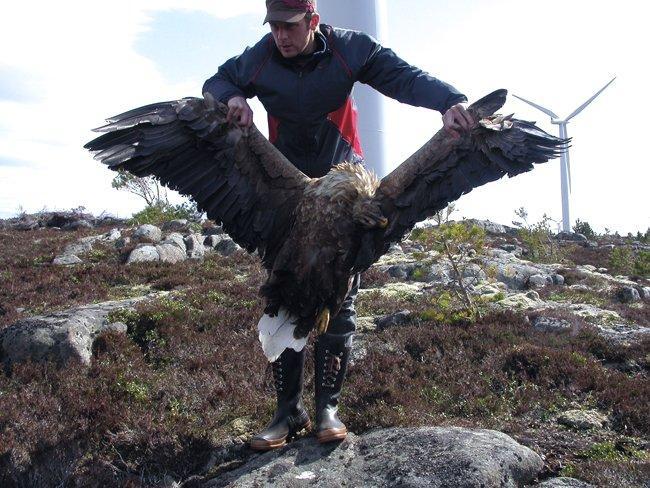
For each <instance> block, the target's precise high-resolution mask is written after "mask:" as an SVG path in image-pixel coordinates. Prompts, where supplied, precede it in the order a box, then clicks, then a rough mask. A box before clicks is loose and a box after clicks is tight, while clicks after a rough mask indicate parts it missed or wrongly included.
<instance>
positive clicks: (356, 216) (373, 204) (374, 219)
mask: <svg viewBox="0 0 650 488" xmlns="http://www.w3.org/2000/svg"><path fill="white" fill-rule="evenodd" d="M352 219H353V220H354V222H355V223H357V224H359V225H361V226H362V227H364V228H366V229H375V228H377V227H379V228H382V229H384V228H386V226H387V225H388V219H387V218H386V217H385V216H384V214H383V213H381V209H380V208H379V204H378V203H377V201H376V200H373V199H372V198H368V197H365V198H360V199H358V200H357V201H356V202H355V203H354V207H352Z"/></svg>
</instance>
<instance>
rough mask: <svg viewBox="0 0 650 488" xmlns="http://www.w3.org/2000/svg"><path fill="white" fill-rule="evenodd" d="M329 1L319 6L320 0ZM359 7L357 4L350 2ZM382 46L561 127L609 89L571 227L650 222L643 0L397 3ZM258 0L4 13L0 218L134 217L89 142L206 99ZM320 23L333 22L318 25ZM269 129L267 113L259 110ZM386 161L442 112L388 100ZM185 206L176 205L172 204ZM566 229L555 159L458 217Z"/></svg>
mask: <svg viewBox="0 0 650 488" xmlns="http://www.w3.org/2000/svg"><path fill="white" fill-rule="evenodd" d="M325 1H327V0H321V3H322V2H325ZM351 1H354V0H351ZM387 13H388V25H387V30H386V32H385V33H383V34H382V38H380V39H379V41H380V42H382V44H384V45H385V46H387V47H391V48H392V49H393V50H394V51H395V52H396V53H397V54H398V55H399V56H401V57H402V58H404V59H405V60H407V61H408V62H410V63H412V64H414V65H416V66H418V67H420V68H422V69H424V70H426V71H428V72H430V73H431V74H432V75H434V76H436V77H438V78H440V79H442V80H444V81H447V82H449V83H451V84H452V85H454V86H455V87H456V88H458V89H459V90H460V91H462V92H463V93H465V94H466V95H467V96H468V98H469V99H470V101H472V100H476V99H478V98H480V97H482V96H483V95H485V94H487V93H489V92H491V91H493V90H494V89H497V88H507V89H508V90H509V92H510V93H514V94H517V95H519V96H522V97H524V98H527V99H529V100H533V101H535V102H537V103H539V104H541V105H543V106H545V107H547V108H550V109H551V110H553V111H554V112H556V113H558V114H559V115H560V116H566V115H568V114H569V113H571V112H572V111H573V110H574V109H575V108H577V107H578V106H579V105H581V104H582V103H583V102H584V101H585V100H586V99H588V98H589V97H590V96H591V95H592V94H593V93H595V92H596V91H597V90H598V89H599V88H600V87H602V86H603V85H604V84H605V83H607V82H608V81H609V80H610V79H611V78H612V77H614V76H616V77H617V79H616V81H615V82H614V83H613V84H612V85H611V86H610V87H609V88H608V89H607V90H606V91H605V92H603V94H602V95H601V96H600V97H599V98H598V99H597V100H596V101H595V102H594V103H593V104H592V105H590V106H589V107H587V108H586V109H585V110H584V112H582V113H581V114H580V115H578V116H577V117H576V118H575V119H573V121H572V122H571V123H570V124H569V127H568V131H569V135H570V136H571V137H573V143H572V148H571V152H570V155H571V166H572V176H573V194H572V219H573V220H575V219H576V218H579V219H581V220H583V221H588V222H589V223H590V224H591V225H592V227H594V228H595V229H597V230H599V231H603V230H604V229H605V228H607V229H609V230H611V231H618V232H621V233H627V232H636V231H637V230H642V231H645V230H646V228H648V226H649V225H650V210H649V209H650V205H649V202H650V199H649V198H648V190H649V184H650V170H649V169H648V165H649V163H650V160H649V159H650V156H649V155H648V154H649V153H648V150H647V138H648V135H647V128H646V127H645V125H646V120H645V118H646V116H647V107H648V102H647V101H646V96H647V87H648V86H650V74H649V73H648V69H647V61H644V59H645V57H646V55H647V53H646V52H645V51H646V50H647V46H649V45H650V32H649V31H648V29H647V27H646V25H645V22H646V19H647V18H650V16H649V15H648V14H649V13H650V4H647V2H643V1H636V0H619V1H618V2H611V1H607V2H604V1H598V0H591V1H588V0H545V1H543V2H542V1H521V0H454V1H453V2H443V1H438V0H388V1H387ZM263 15H264V2H263V1H262V0H238V1H237V2H232V1H225V0H155V1H154V0H130V1H124V0H114V1H113V2H98V1H89V0H86V1H83V2H81V1H80V2H77V1H67V0H61V1H58V2H45V1H34V0H24V1H22V2H9V3H7V5H5V6H3V7H2V16H1V17H0V218H6V217H10V216H13V215H15V214H16V213H17V212H18V211H19V210H25V211H28V212H33V211H38V210H42V209H48V210H55V209H70V208H76V207H79V206H83V207H85V208H86V209H87V210H88V211H90V212H92V213H95V214H100V213H102V212H106V213H110V214H113V215H118V216H121V217H128V216H130V215H131V214H132V213H133V212H136V211H138V210H140V209H142V207H143V203H144V202H143V201H142V200H141V199H139V198H138V197H136V196H134V195H130V194H128V193H126V192H123V191H117V190H115V189H113V188H112V187H111V180H112V178H113V176H114V174H113V173H112V172H111V171H109V170H108V169H106V168H105V167H103V165H101V164H100V163H98V162H96V161H94V160H93V159H92V156H91V155H90V154H89V153H87V152H86V151H85V150H84V149H83V148H82V146H83V145H84V144H85V143H86V142H87V141H89V140H90V139H92V138H93V137H94V133H92V132H91V129H92V128H93V127H97V126H100V125H102V124H103V120H104V119H105V118H106V117H108V116H111V115H114V114H117V113H120V112H123V111H126V110H128V109H131V108H134V107H137V106H141V105H145V104H148V103H153V102H157V101H162V100H174V99H179V98H182V97H186V96H200V91H201V87H202V85H203V82H204V81H205V79H207V78H209V77H210V76H212V75H213V74H214V73H215V72H216V70H217V68H218V66H219V65H220V64H221V63H223V62H224V61H225V60H226V59H228V58H230V57H232V56H234V55H236V54H239V53H240V52H241V51H243V49H244V47H246V46H247V45H252V44H254V43H255V42H256V41H257V40H258V39H259V38H260V37H261V36H262V35H264V34H265V33H266V31H267V27H264V26H262V24H261V22H262V19H263ZM323 21H324V22H327V19H326V18H325V19H323ZM251 105H252V108H253V110H254V113H255V121H256V123H257V125H258V126H259V127H260V130H262V132H264V133H266V123H265V121H266V117H265V113H264V109H263V107H262V106H261V104H259V102H257V101H256V100H253V101H252V103H251ZM512 112H514V113H515V115H516V116H517V117H519V118H522V119H526V120H534V121H537V122H538V125H539V126H540V127H542V128H543V129H544V130H547V131H548V132H550V133H553V134H557V126H554V125H551V124H550V122H549V121H548V118H547V116H546V115H544V114H542V113H540V112H538V111H536V110H535V109H533V108H532V107H529V106H528V105H526V104H524V103H523V102H520V101H519V100H517V99H515V98H513V97H509V99H508V102H507V103H506V106H505V107H504V109H503V113H512ZM386 114H387V119H386V126H385V131H386V137H387V149H386V151H387V159H388V161H390V162H391V165H392V166H397V165H398V164H400V163H401V162H402V161H404V160H405V159H406V158H407V157H408V156H410V155H411V154H412V153H413V152H415V151H416V150H417V149H418V148H419V147H420V146H421V145H422V144H423V143H424V142H426V141H427V140H428V139H429V138H430V137H431V136H432V135H433V134H434V133H435V132H436V131H437V130H438V129H439V128H440V127H441V125H442V123H441V116H440V114H439V113H437V112H434V111H429V110H426V109H422V108H415V107H410V106H407V105H403V104H400V103H398V102H395V101H393V100H388V101H387V109H386ZM172 201H177V202H180V201H182V198H181V197H180V196H174V195H172ZM519 207H525V208H526V209H527V210H528V212H529V215H530V218H529V220H530V221H531V222H534V221H537V220H538V219H540V218H541V216H542V215H543V214H547V215H549V216H550V217H552V218H554V219H556V220H560V219H561V204H560V169H559V160H556V161H552V162H550V163H547V164H545V165H539V166H537V167H536V168H535V170H533V171H532V172H530V173H527V174H524V175H520V176H517V177H516V178H512V179H507V178H505V179H503V180H500V181H498V182H495V183H491V184H488V185H486V186H484V187H482V188H479V189H476V190H474V191H472V192H471V193H469V194H468V195H465V196H463V197H462V198H461V199H460V200H459V201H458V202H457V208H458V209H459V211H458V214H457V215H458V216H459V217H460V216H462V217H468V218H471V217H473V218H480V219H490V220H493V221H496V222H500V223H504V224H509V223H510V222H511V221H512V220H513V219H515V215H514V210H515V209H517V208H519Z"/></svg>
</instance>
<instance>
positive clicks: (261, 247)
mask: <svg viewBox="0 0 650 488" xmlns="http://www.w3.org/2000/svg"><path fill="white" fill-rule="evenodd" d="M226 113H227V108H226V107H225V106H224V105H222V104H218V103H215V102H214V100H211V99H209V97H208V98H206V99H201V98H184V99H182V100H177V101H171V102H162V103H154V104H150V105H146V106H143V107H139V108H136V109H133V110H129V111H128V112H124V113H122V114H120V115H116V116H114V117H110V118H109V119H107V121H106V122H107V124H106V125H104V126H102V127H100V128H98V129H95V131H96V132H101V133H102V135H101V136H99V137H97V138H96V139H94V140H92V141H91V142H89V143H88V144H86V146H85V147H86V149H89V150H91V151H92V152H93V153H94V157H95V159H97V160H99V161H101V162H102V163H104V164H106V165H107V166H108V167H109V168H110V169H112V170H115V171H117V170H126V171H129V172H131V173H132V174H134V175H136V176H139V177H144V176H154V177H156V178H157V179H159V180H160V181H161V182H162V183H163V184H164V185H166V186H168V187H169V188H172V189H174V190H177V191H179V192H180V193H182V194H184V195H187V196H190V197H192V198H193V199H194V201H195V202H196V203H197V207H198V208H199V209H200V210H203V211H206V212H207V214H208V217H209V218H211V219H213V220H215V221H216V222H218V223H222V224H223V226H224V229H225V230H226V232H228V233H229V234H230V235H231V237H232V238H233V239H234V240H235V242H237V243H238V244H239V245H240V246H242V247H244V248H246V249H247V250H249V251H251V252H252V251H254V250H255V249H258V251H259V252H260V256H261V257H262V260H263V262H264V265H265V266H266V267H267V268H270V267H271V266H272V263H273V261H274V260H275V253H277V251H278V250H279V248H280V246H281V244H282V242H283V240H284V239H285V238H286V235H287V233H288V231H289V228H290V226H291V224H292V222H293V218H294V217H293V213H294V210H295V207H296V205H297V204H298V202H299V201H300V199H301V198H302V195H303V191H304V188H305V187H306V185H307V183H308V182H309V178H308V177H307V176H306V175H304V174H303V173H302V172H300V171H299V170H298V169H297V168H296V167H295V166H293V165H292V164H291V163H290V162H289V161H288V160H287V159H286V158H285V157H284V156H282V154H281V153H280V152H279V151H278V150H277V149H276V148H275V147H274V146H273V145H272V144H271V143H270V142H269V141H268V140H267V139H266V138H265V137H264V136H263V135H262V134H260V132H259V131H258V130H257V128H255V127H254V126H253V127H251V128H250V129H249V131H248V133H247V134H244V132H243V131H242V130H241V129H239V128H238V127H236V126H233V125H231V124H228V123H227V122H226Z"/></svg>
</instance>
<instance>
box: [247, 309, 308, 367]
mask: <svg viewBox="0 0 650 488" xmlns="http://www.w3.org/2000/svg"><path fill="white" fill-rule="evenodd" d="M297 322H298V318H297V317H295V316H293V315H291V314H290V313H289V312H288V311H287V309H285V308H282V307H280V309H279V310H278V314H277V315H276V316H274V317H271V316H270V315H268V314H264V315H263V316H262V318H261V319H260V321H259V322H258V324H257V330H258V331H259V339H260V342H261V343H262V350H263V351H264V355H265V356H266V357H267V359H268V360H269V362H273V361H275V360H276V359H278V358H279V357H280V354H282V353H283V352H284V350H285V349H293V350H294V351H302V349H303V348H304V347H305V345H306V344H307V337H302V338H300V339H296V338H295V337H294V336H293V334H294V330H295V329H296V325H297Z"/></svg>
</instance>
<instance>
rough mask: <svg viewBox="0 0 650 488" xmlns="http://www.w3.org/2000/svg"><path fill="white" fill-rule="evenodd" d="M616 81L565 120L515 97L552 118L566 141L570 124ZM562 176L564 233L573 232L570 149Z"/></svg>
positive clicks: (562, 163)
mask: <svg viewBox="0 0 650 488" xmlns="http://www.w3.org/2000/svg"><path fill="white" fill-rule="evenodd" d="M615 79H616V76H615V77H614V78H612V79H611V80H610V82H609V83H607V84H606V85H605V86H604V87H602V88H601V89H600V90H598V91H597V92H596V93H595V94H594V96H592V97H591V98H590V99H589V100H587V101H586V102H585V103H583V104H582V105H580V106H579V107H578V108H577V109H575V110H574V111H573V113H572V114H571V115H569V116H568V117H566V118H565V119H561V118H560V117H559V116H558V115H556V114H555V113H554V112H553V111H552V110H549V109H547V108H545V107H542V106H541V105H538V104H536V103H533V102H531V101H529V100H526V99H525V98H522V97H519V96H517V95H514V94H513V96H514V97H516V98H518V99H519V100H521V101H522V102H526V103H527V104H528V105H532V106H533V107H535V108H536V109H537V110H541V111H542V112H544V113H545V114H546V115H548V116H550V117H551V124H555V125H559V126H560V138H562V139H566V138H567V130H566V126H567V124H568V123H569V121H570V120H571V119H572V118H573V117H575V116H576V115H578V114H579V113H580V112H582V111H583V110H584V109H585V108H586V107H587V105H589V104H590V103H591V102H593V101H594V100H595V99H596V97H597V96H598V95H600V94H601V93H602V92H603V90H605V88H607V87H608V86H609V85H611V84H612V82H613V81H614V80H615ZM560 175H561V189H562V230H563V231H564V232H571V217H570V210H571V209H570V201H569V200H570V197H571V163H570V162H569V149H568V148H567V150H566V151H562V155H561V156H560Z"/></svg>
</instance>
